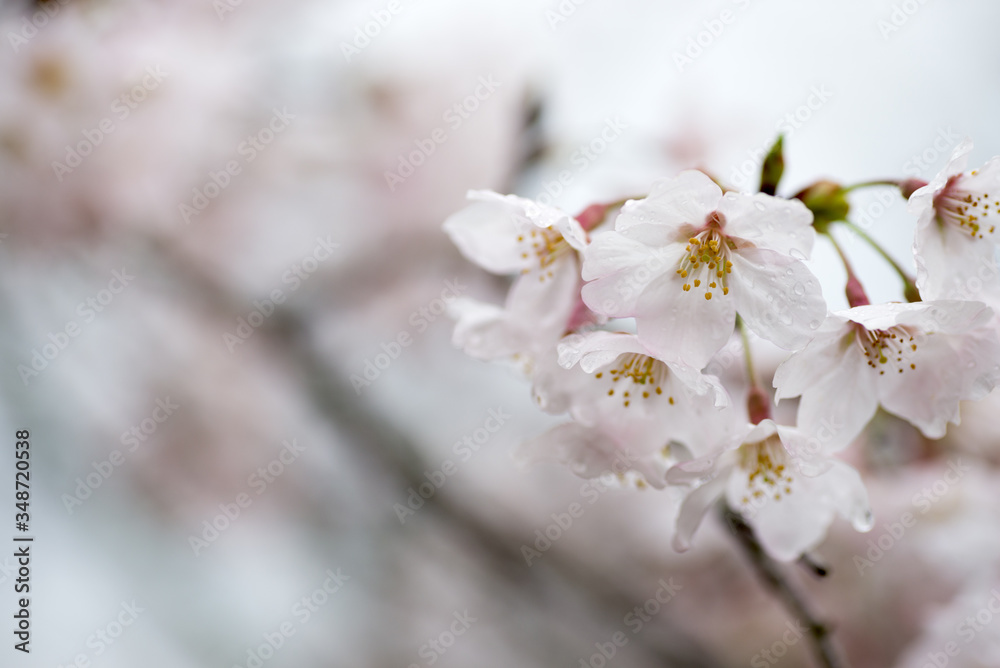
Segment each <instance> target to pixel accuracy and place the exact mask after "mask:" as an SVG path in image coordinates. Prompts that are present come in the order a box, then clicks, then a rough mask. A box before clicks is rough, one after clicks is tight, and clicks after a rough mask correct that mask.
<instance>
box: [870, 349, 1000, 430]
mask: <svg viewBox="0 0 1000 668" xmlns="http://www.w3.org/2000/svg"><path fill="white" fill-rule="evenodd" d="M907 360H908V361H912V363H913V364H914V366H915V368H913V369H910V368H905V366H903V373H898V372H897V371H895V370H894V369H892V368H889V369H886V370H885V374H884V375H880V376H879V377H878V380H879V383H878V391H879V397H880V399H881V401H882V405H883V406H884V407H885V409H886V410H887V411H889V412H890V413H893V414H895V415H898V416H899V417H901V418H903V419H905V420H907V421H909V422H910V423H912V424H913V425H914V426H916V427H917V428H919V429H920V431H921V432H923V434H924V435H925V436H926V437H928V438H941V437H942V436H944V434H945V431H946V429H947V425H948V422H955V423H957V422H958V420H959V402H960V401H962V400H965V399H978V398H982V397H983V396H985V394H986V393H987V392H988V391H989V390H990V389H992V387H993V386H994V385H996V383H997V380H998V377H1000V376H998V373H997V362H998V361H1000V346H998V344H997V341H996V334H995V333H994V332H992V331H989V330H985V331H983V332H981V334H980V335H979V336H974V335H967V336H961V337H956V336H949V335H945V334H937V335H931V336H927V337H924V338H923V339H922V340H921V341H920V343H919V345H918V349H917V350H916V351H915V352H913V353H912V354H911V355H910V356H909V357H908V358H907ZM885 366H889V365H885Z"/></svg>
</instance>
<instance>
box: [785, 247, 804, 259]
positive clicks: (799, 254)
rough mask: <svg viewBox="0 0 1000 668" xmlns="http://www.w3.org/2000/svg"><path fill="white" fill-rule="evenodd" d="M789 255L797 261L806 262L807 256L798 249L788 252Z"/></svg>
mask: <svg viewBox="0 0 1000 668" xmlns="http://www.w3.org/2000/svg"><path fill="white" fill-rule="evenodd" d="M788 254H789V255H791V256H792V257H793V258H795V259H796V260H805V259H806V256H805V254H803V252H802V251H800V250H799V249H798V248H793V249H792V250H790V251H788Z"/></svg>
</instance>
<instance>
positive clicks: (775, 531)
mask: <svg viewBox="0 0 1000 668" xmlns="http://www.w3.org/2000/svg"><path fill="white" fill-rule="evenodd" d="M667 481H668V482H669V483H672V484H677V483H680V484H683V483H687V484H693V485H694V487H693V489H692V490H691V491H690V492H689V493H688V494H687V495H686V496H685V498H684V501H683V502H682V503H681V509H680V513H679V515H678V518H677V531H676V533H675V534H674V541H673V542H674V548H675V549H677V550H678V551H682V552H683V551H684V550H687V549H688V548H690V546H691V537H692V536H693V535H694V532H695V530H696V529H697V528H698V525H699V524H701V520H702V518H703V517H704V515H705V513H706V512H707V511H708V509H709V508H711V507H712V506H713V505H714V504H715V502H716V501H717V500H718V499H719V498H720V497H722V496H723V495H724V496H725V498H726V502H727V503H728V504H729V507H730V508H732V509H733V510H736V511H738V512H739V513H740V514H741V515H743V517H744V519H745V520H746V521H747V522H748V523H749V524H750V525H751V526H752V527H753V529H754V533H755V535H756V536H757V538H758V540H759V541H760V544H761V545H762V546H763V548H764V549H765V550H766V551H767V553H768V554H769V555H771V556H772V557H773V558H775V559H778V560H780V561H791V560H793V559H796V558H798V557H799V556H801V555H802V554H803V553H804V552H807V551H808V550H811V549H812V548H814V547H816V546H817V545H818V544H819V543H820V542H821V541H822V540H823V537H824V536H825V535H826V531H827V529H828V528H829V526H830V524H831V523H832V522H833V519H834V517H835V516H836V515H840V516H841V517H842V518H844V519H846V520H848V521H849V522H851V524H852V525H853V526H854V528H855V529H857V530H858V531H868V530H869V529H871V527H872V515H871V509H870V507H869V504H868V493H867V491H866V490H865V487H864V485H863V484H862V482H861V476H859V475H858V472H857V471H855V470H854V469H853V468H851V467H850V466H848V465H847V464H844V463H843V462H840V461H837V460H833V459H829V458H827V457H825V456H823V455H822V454H821V453H820V452H819V451H818V448H817V447H815V445H814V442H813V441H811V440H810V439H808V438H807V436H806V435H805V434H804V433H803V432H802V431H800V430H798V429H795V428H793V427H785V426H781V425H777V424H775V422H774V421H773V420H769V419H768V420H762V421H761V422H760V424H757V425H747V427H746V428H745V429H744V430H743V432H742V433H741V434H740V435H738V436H737V437H736V438H735V439H733V440H732V441H731V442H730V444H729V446H728V447H726V448H724V449H723V450H722V451H720V452H719V453H717V454H715V455H713V456H708V457H703V458H701V459H696V460H692V461H689V462H684V463H681V464H677V465H676V466H674V467H672V468H671V469H670V471H669V472H668V473H667Z"/></svg>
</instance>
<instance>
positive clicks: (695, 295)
mask: <svg viewBox="0 0 1000 668" xmlns="http://www.w3.org/2000/svg"><path fill="white" fill-rule="evenodd" d="M811 223H812V214H811V213H810V212H809V210H808V209H807V208H806V207H805V205H803V204H802V203H801V202H799V201H797V200H784V199H780V198H777V197H771V196H769V195H763V194H757V195H747V194H741V193H734V192H729V193H726V194H723V193H722V190H721V189H720V188H719V186H718V185H716V184H715V183H714V182H713V181H712V180H711V179H710V178H709V177H708V176H706V175H705V174H703V173H702V172H699V171H685V172H682V173H681V174H680V175H679V176H677V177H675V178H670V179H664V180H662V181H659V182H657V183H656V184H655V185H654V187H653V190H652V192H651V193H650V195H649V196H648V197H647V198H645V199H643V200H638V201H630V202H628V203H626V204H625V206H624V207H623V209H622V212H621V214H620V215H619V216H618V218H617V220H616V221H615V229H614V231H610V232H606V233H604V234H600V235H595V237H594V240H593V243H591V244H590V245H589V246H588V247H587V249H586V250H585V252H584V264H583V278H584V280H587V281H590V282H589V283H587V285H585V286H584V288H583V298H584V301H585V302H586V303H587V305H588V306H589V307H590V308H591V309H593V310H594V311H596V312H598V313H601V314H604V315H606V316H609V317H630V316H634V317H635V318H636V322H637V327H638V335H639V338H640V340H642V342H643V343H644V344H645V345H646V346H648V347H649V348H650V349H651V350H653V351H655V352H656V353H658V354H661V355H664V356H669V357H671V358H680V359H684V360H685V361H686V362H688V363H689V364H691V365H692V366H695V367H698V368H701V367H703V366H704V365H705V364H707V363H708V361H709V359H710V358H711V357H712V355H713V354H715V353H716V352H718V350H719V349H720V348H722V346H723V345H725V343H726V341H727V340H728V339H729V337H730V335H731V334H732V332H733V326H734V324H735V322H736V315H737V313H739V315H740V316H741V317H742V318H743V320H744V321H745V322H746V323H747V325H748V326H749V327H750V328H751V329H752V330H753V331H755V332H756V333H757V334H759V335H760V336H761V337H763V338H765V339H767V340H769V341H772V342H773V343H775V344H776V345H778V346H780V347H782V348H786V349H795V348H798V347H801V346H803V345H805V344H806V343H807V342H808V340H809V338H810V335H811V334H812V332H813V330H815V329H816V328H817V327H819V325H820V323H821V321H822V319H823V317H824V316H825V315H826V304H825V302H824V301H823V296H822V294H821V292H820V286H819V282H818V281H817V280H816V278H815V277H814V276H813V275H812V273H810V271H809V269H808V268H807V267H806V265H805V264H804V263H803V262H802V260H804V259H806V258H807V257H808V255H809V254H810V252H811V251H812V245H813V241H814V239H815V231H814V230H813V228H812V226H811Z"/></svg>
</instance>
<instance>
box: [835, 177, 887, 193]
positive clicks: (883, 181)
mask: <svg viewBox="0 0 1000 668" xmlns="http://www.w3.org/2000/svg"><path fill="white" fill-rule="evenodd" d="M875 186H892V187H894V188H898V187H899V181H896V180H893V179H876V180H874V181H862V182H861V183H855V184H854V185H852V186H844V190H845V191H846V192H851V191H852V190H857V189H858V188H872V187H875Z"/></svg>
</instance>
